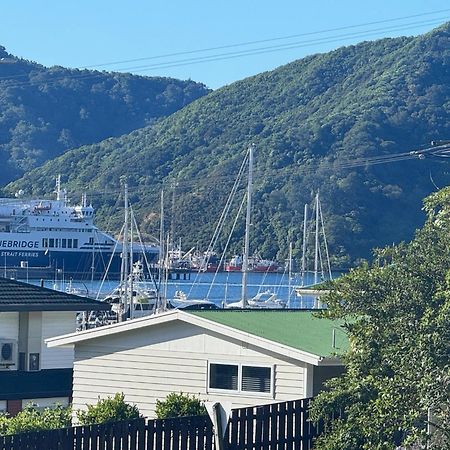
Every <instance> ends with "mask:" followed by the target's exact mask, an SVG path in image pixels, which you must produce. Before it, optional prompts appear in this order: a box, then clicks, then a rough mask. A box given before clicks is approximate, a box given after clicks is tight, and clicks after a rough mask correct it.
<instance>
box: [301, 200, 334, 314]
mask: <svg viewBox="0 0 450 450" xmlns="http://www.w3.org/2000/svg"><path fill="white" fill-rule="evenodd" d="M313 216H314V219H312V222H313V225H314V228H315V231H314V271H313V276H314V286H316V285H317V284H319V283H321V282H322V281H324V280H325V279H326V278H327V277H328V279H330V280H332V279H333V275H332V272H331V264H330V255H329V252H328V243H327V238H326V234H325V225H324V220H323V214H322V206H321V203H320V199H319V193H318V192H317V193H316V195H315V197H314V214H313ZM320 230H321V231H322V243H321V242H320ZM307 242H308V204H305V210H304V218H303V246H302V268H301V280H302V281H301V286H296V287H295V288H294V291H295V293H296V295H297V297H300V298H303V296H308V297H314V298H315V302H314V303H315V306H320V301H319V296H320V295H323V294H325V293H327V292H328V291H326V290H321V289H311V288H310V287H307V286H306V274H307V268H306V252H307ZM322 249H323V250H322ZM323 252H324V253H325V254H324V255H323V254H322V253H323ZM324 259H325V265H326V267H324ZM319 264H320V271H319Z"/></svg>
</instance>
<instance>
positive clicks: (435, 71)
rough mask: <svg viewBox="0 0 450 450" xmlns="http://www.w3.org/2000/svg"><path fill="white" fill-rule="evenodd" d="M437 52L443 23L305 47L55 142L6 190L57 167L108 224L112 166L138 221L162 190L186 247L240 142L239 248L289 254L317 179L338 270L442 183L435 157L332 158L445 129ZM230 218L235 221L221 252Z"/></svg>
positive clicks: (398, 231) (447, 80)
mask: <svg viewBox="0 0 450 450" xmlns="http://www.w3.org/2000/svg"><path fill="white" fill-rule="evenodd" d="M449 62H450V25H449V24H446V25H444V26H442V27H440V28H438V29H436V30H434V31H432V32H430V33H428V34H425V35H422V36H418V37H405V38H394V39H382V40H379V41H374V42H363V43H361V44H359V45H355V46H348V47H343V48H340V49H338V50H335V51H332V52H330V53H326V54H316V55H312V56H309V57H306V58H304V59H301V60H298V61H295V62H292V63H290V64H287V65H285V66H282V67H280V68H278V69H276V70H273V71H270V72H266V73H262V74H259V75H256V76H254V77H251V78H247V79H245V80H242V81H239V82H236V83H233V84H231V85H229V86H226V87H224V88H221V89H219V90H217V91H215V92H212V93H210V94H208V95H206V96H204V97H202V98H200V99H198V100H196V101H194V102H192V103H191V104H189V105H188V106H186V107H185V108H183V109H182V110H180V111H177V112H176V113H174V114H172V115H170V116H169V117H167V118H165V119H163V120H161V121H159V122H158V123H156V124H154V125H153V126H151V127H147V128H143V129H140V130H137V131H133V132H132V133H131V134H130V135H127V136H121V137H119V138H115V139H108V140H106V141H103V142H101V143H98V144H95V145H91V146H83V147H81V148H79V149H75V150H72V151H69V152H67V153H65V154H64V155H63V156H61V157H59V158H57V159H55V160H53V161H51V162H49V163H47V164H46V165H44V166H43V167H41V168H39V169H37V170H33V171H31V172H29V173H27V175H26V176H25V177H24V178H23V179H21V180H19V181H17V182H15V183H13V184H11V185H10V186H8V190H9V192H10V193H14V192H17V191H18V190H19V189H22V190H24V192H25V193H26V194H30V195H31V194H33V195H37V194H43V193H47V194H48V193H50V192H51V191H52V189H53V184H54V180H53V178H54V174H56V173H61V174H62V175H63V179H64V181H65V183H66V186H67V188H68V189H69V191H73V192H77V193H80V192H81V191H82V190H86V191H87V192H88V194H90V195H91V198H92V201H93V204H94V206H96V207H97V208H98V212H99V220H98V223H99V225H100V226H102V227H108V228H112V229H115V230H117V229H118V228H120V227H119V221H120V220H121V218H120V217H121V211H120V209H119V208H118V207H117V202H116V196H117V192H118V191H119V190H120V183H121V177H123V176H124V175H126V176H127V178H128V183H129V185H130V190H131V192H132V199H131V200H132V203H133V204H134V205H135V211H136V212H137V213H138V215H139V217H140V222H141V224H142V226H143V227H144V228H145V230H146V231H147V232H149V233H152V234H155V233H156V232H157V231H156V230H157V229H158V224H159V195H160V190H161V188H162V187H164V189H165V192H166V196H165V198H166V205H167V206H166V207H167V224H168V225H167V227H168V228H169V226H170V229H171V230H172V232H173V234H174V236H175V237H181V238H182V240H183V242H184V243H185V245H186V247H189V246H191V245H199V246H200V247H203V248H206V246H207V244H208V242H209V240H210V238H211V236H212V233H213V230H214V226H215V223H216V222H217V219H218V217H219V215H220V212H221V210H222V208H223V206H224V204H225V201H226V197H227V195H228V192H229V191H230V190H231V186H232V184H233V179H234V176H235V174H236V173H237V171H238V169H239V166H240V164H241V162H242V159H243V157H244V153H245V150H246V148H247V146H248V145H249V144H250V143H254V144H255V146H256V158H255V159H256V160H255V194H254V215H253V221H252V222H253V226H252V238H251V239H252V248H253V249H258V250H259V251H260V252H261V253H262V254H263V255H264V256H267V257H269V256H271V257H275V256H277V257H279V258H281V257H285V256H286V253H287V248H288V242H289V241H293V243H294V247H295V252H296V253H297V255H298V253H299V251H300V247H301V234H302V233H301V228H302V220H303V205H304V203H306V202H309V201H310V200H311V199H312V195H313V193H314V192H316V191H317V190H320V196H321V200H322V205H323V213H324V219H325V221H326V229H327V234H328V240H329V245H330V249H331V253H332V254H333V256H334V261H335V266H336V267H345V266H347V265H348V264H350V263H353V262H355V260H357V259H359V258H367V257H369V256H370V254H371V248H372V247H374V246H382V245H385V244H391V243H393V242H398V241H400V240H403V239H409V238H410V237H411V236H412V233H413V231H414V230H415V228H416V227H418V226H420V225H421V224H422V222H423V220H424V216H423V214H422V211H421V210H420V202H421V199H422V198H424V197H425V196H426V195H427V194H429V193H430V192H431V191H433V190H434V189H436V186H442V185H443V184H444V183H446V182H448V179H449V177H448V165H447V163H446V162H445V161H441V160H428V159H425V160H418V159H417V160H405V161H401V162H396V163H392V164H383V165H369V164H367V165H365V166H363V167H347V168H345V167H344V166H346V165H347V166H348V165H349V164H348V163H349V162H352V161H355V160H357V159H358V160H359V159H361V158H363V159H364V158H370V157H375V156H383V155H389V154H395V153H400V152H408V151H409V150H413V149H417V148H419V147H420V146H422V145H424V144H427V143H429V142H430V141H431V140H432V139H445V138H450V66H449ZM232 221H233V219H232V218H230V220H229V222H230V227H229V228H231V222H232ZM242 229H243V221H241V222H239V223H238V225H237V233H236V237H235V239H234V241H233V246H234V247H232V250H234V251H240V250H241V247H242V244H241V240H240V237H242ZM225 239H226V237H224V238H223V240H225Z"/></svg>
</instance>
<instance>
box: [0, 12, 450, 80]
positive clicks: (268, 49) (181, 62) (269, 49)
mask: <svg viewBox="0 0 450 450" xmlns="http://www.w3.org/2000/svg"><path fill="white" fill-rule="evenodd" d="M448 19H449V17H441V18H438V19H437V18H434V19H429V20H426V21H418V22H412V23H408V24H401V25H396V26H390V27H384V28H375V29H372V30H363V31H359V32H354V33H346V34H341V35H334V36H327V37H323V38H319V39H313V40H307V41H297V42H290V43H286V44H279V45H275V46H265V47H259V48H255V49H247V50H241V51H235V52H227V53H219V54H213V55H206V56H200V57H194V58H187V59H178V60H172V61H166V62H161V63H157V64H151V65H144V66H133V67H125V68H122V69H120V70H122V71H124V72H130V71H133V72H142V71H149V70H158V69H167V68H174V67H182V66H186V65H192V64H199V63H206V62H215V61H221V60H228V59H234V58H240V57H245V56H253V55H259V54H264V53H273V52H278V51H284V50H292V49H296V48H301V47H307V46H311V45H319V44H327V43H334V42H339V41H341V40H342V39H349V38H356V37H360V38H362V37H367V36H372V35H374V34H378V33H380V32H392V31H403V30H408V29H411V28H417V27H418V26H425V25H435V24H439V23H442V21H446V20H448ZM392 20H395V19H392ZM343 28H344V29H345V28H348V27H343ZM317 33H319V32H317ZM306 34H313V33H306ZM306 34H305V35H306ZM276 39H281V38H275V40H276ZM269 41H271V40H270V39H267V40H263V41H261V42H269ZM255 42H256V41H255ZM258 42H259V41H258ZM237 45H238V44H235V45H234V46H237ZM242 45H246V44H242ZM229 47H232V46H223V48H229ZM195 52H199V51H192V52H180V54H189V53H195ZM155 58H156V57H155ZM157 58H161V57H157ZM144 59H154V58H151V57H149V58H143V60H144ZM93 67H94V66H93ZM113 73H114V72H113ZM118 73H120V72H118ZM21 76H28V74H20V75H17V77H21ZM102 76H104V73H103V72H98V73H92V72H89V73H81V74H80V73H77V74H73V75H65V76H61V77H56V78H54V79H52V80H47V81H42V80H36V81H33V80H28V81H23V82H16V84H14V83H12V84H6V85H5V87H9V88H17V87H24V86H33V85H40V84H46V85H52V84H56V83H59V81H61V80H67V79H78V80H88V79H93V78H98V77H102ZM14 77H15V76H10V77H0V80H11V79H13V78H14Z"/></svg>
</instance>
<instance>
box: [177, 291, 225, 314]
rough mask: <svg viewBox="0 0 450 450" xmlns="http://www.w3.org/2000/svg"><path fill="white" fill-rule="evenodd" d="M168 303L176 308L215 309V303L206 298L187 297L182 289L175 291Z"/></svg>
mask: <svg viewBox="0 0 450 450" xmlns="http://www.w3.org/2000/svg"><path fill="white" fill-rule="evenodd" d="M169 303H170V305H171V306H172V307H173V308H178V309H217V308H218V307H217V305H216V304H215V303H213V302H211V301H210V300H207V299H188V297H187V295H186V293H185V292H183V291H180V290H178V291H176V292H175V295H174V297H173V299H172V300H170V302H169Z"/></svg>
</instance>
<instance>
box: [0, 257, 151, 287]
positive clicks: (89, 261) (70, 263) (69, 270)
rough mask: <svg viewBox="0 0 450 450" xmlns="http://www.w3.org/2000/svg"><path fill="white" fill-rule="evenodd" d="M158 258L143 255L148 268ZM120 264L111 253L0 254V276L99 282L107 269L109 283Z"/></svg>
mask: <svg viewBox="0 0 450 450" xmlns="http://www.w3.org/2000/svg"><path fill="white" fill-rule="evenodd" d="M157 256H158V253H157V251H149V252H147V253H146V257H147V261H148V263H149V264H150V265H153V264H154V263H155V262H156V260H157ZM121 262H122V258H121V254H120V253H119V252H115V253H114V254H113V252H111V251H96V252H95V253H92V251H90V252H88V251H84V252H83V251H71V252H69V251H43V250H36V251H22V250H0V276H6V277H8V278H54V277H55V276H58V275H59V274H61V275H60V276H62V275H64V277H65V278H73V279H74V280H90V279H92V278H94V279H100V278H102V277H103V276H104V274H105V273H106V271H107V268H108V266H109V270H108V279H111V280H116V279H119V277H120V267H121ZM144 265H145V264H144ZM147 275H148V271H147Z"/></svg>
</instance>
